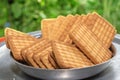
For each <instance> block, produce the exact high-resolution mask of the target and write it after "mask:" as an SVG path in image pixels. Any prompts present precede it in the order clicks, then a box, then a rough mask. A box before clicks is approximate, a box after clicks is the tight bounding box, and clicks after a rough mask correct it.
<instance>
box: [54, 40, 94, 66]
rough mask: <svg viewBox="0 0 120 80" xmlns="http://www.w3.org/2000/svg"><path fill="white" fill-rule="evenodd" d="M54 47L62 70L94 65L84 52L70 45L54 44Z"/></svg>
mask: <svg viewBox="0 0 120 80" xmlns="http://www.w3.org/2000/svg"><path fill="white" fill-rule="evenodd" d="M52 47H53V52H54V55H55V58H56V61H57V64H58V65H59V67H60V68H83V67H88V66H92V65H93V63H92V62H91V61H90V60H89V59H88V58H87V57H86V56H85V55H84V54H83V53H82V52H80V51H79V50H78V49H77V48H76V47H74V46H72V45H70V44H65V43H62V42H53V43H52Z"/></svg>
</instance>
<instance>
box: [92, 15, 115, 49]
mask: <svg viewBox="0 0 120 80" xmlns="http://www.w3.org/2000/svg"><path fill="white" fill-rule="evenodd" d="M92 15H94V18H96V20H95V24H94V26H93V27H92V31H93V32H94V33H95V35H96V36H97V37H98V38H99V39H100V40H101V41H102V43H103V45H104V46H105V47H107V48H109V47H110V45H111V43H112V40H113V39H114V36H115V34H116V31H115V28H114V27H113V26H112V25H111V24H110V23H109V22H108V21H106V20H105V19H104V18H102V17H101V16H100V15H99V14H97V13H92Z"/></svg>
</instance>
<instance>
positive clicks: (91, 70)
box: [12, 45, 116, 80]
mask: <svg viewBox="0 0 120 80" xmlns="http://www.w3.org/2000/svg"><path fill="white" fill-rule="evenodd" d="M110 50H111V51H112V53H113V57H112V58H111V59H109V60H108V61H106V62H103V63H101V64H97V65H94V66H90V67H86V68H72V69H55V70H48V69H41V68H34V67H32V66H28V65H25V64H22V63H20V62H18V61H16V60H15V59H14V58H13V57H12V59H13V60H14V61H15V63H16V65H17V66H18V67H19V68H20V69H21V70H22V71H23V72H24V73H26V74H28V75H30V76H32V77H36V78H39V79H45V80H48V79H49V80H76V79H85V78H88V77H91V76H93V75H96V74H98V73H100V72H101V71H103V70H104V69H106V68H107V67H108V66H109V64H110V62H111V60H112V59H113V58H114V57H115V55H116V49H115V47H114V45H111V47H110Z"/></svg>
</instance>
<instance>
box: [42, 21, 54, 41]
mask: <svg viewBox="0 0 120 80" xmlns="http://www.w3.org/2000/svg"><path fill="white" fill-rule="evenodd" d="M55 21H56V19H43V20H42V21H41V31H42V37H44V38H48V39H49V34H51V30H52V25H53V24H54V23H55Z"/></svg>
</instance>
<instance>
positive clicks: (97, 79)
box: [0, 33, 120, 80]
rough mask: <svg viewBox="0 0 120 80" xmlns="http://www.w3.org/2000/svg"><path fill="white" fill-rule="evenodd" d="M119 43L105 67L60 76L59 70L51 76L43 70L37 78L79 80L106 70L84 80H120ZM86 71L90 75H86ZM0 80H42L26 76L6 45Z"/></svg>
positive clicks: (1, 55)
mask: <svg viewBox="0 0 120 80" xmlns="http://www.w3.org/2000/svg"><path fill="white" fill-rule="evenodd" d="M32 34H33V33H32ZM38 37H39V35H38ZM117 39H118V38H117ZM117 41H118V40H117ZM117 41H115V40H114V42H113V44H114V46H115V48H116V56H115V57H114V58H113V59H112V60H111V63H110V64H109V63H108V62H106V63H105V64H103V65H98V66H97V67H96V66H94V67H93V69H89V68H85V70H84V69H82V70H78V69H74V70H73V69H71V70H69V71H68V70H64V69H63V70H60V72H61V73H64V74H60V73H58V70H55V71H52V72H49V73H50V74H48V75H46V72H47V73H48V70H41V74H36V76H38V75H41V78H46V79H48V78H49V80H50V78H56V77H59V78H61V80H68V78H70V79H69V80H75V79H78V77H82V78H84V77H85V76H89V75H94V74H96V72H97V73H98V72H100V71H101V70H103V69H104V70H103V71H102V72H100V73H99V74H97V75H95V76H92V77H90V78H87V79H84V80H120V77H119V74H120V64H119V61H120V45H119V44H118V43H117ZM119 41H120V40H119ZM106 64H107V65H106ZM108 64H109V65H108ZM19 65H21V64H19ZM24 67H26V66H24ZM22 68H23V67H22ZM29 68H30V67H29ZM105 68H106V69H105ZM23 69H24V71H27V70H28V71H29V74H35V73H34V71H33V70H31V69H30V70H29V69H28V68H27V69H25V68H23ZM28 71H27V72H28ZM35 71H36V72H37V73H39V72H38V70H37V69H35ZM86 71H87V72H88V73H87V74H84V73H85V72H86ZM53 73H54V75H53ZM0 80H42V79H36V78H33V77H31V76H28V75H26V74H25V73H24V72H23V71H21V70H20V68H19V67H17V66H16V64H15V61H14V60H13V59H12V58H11V57H10V53H9V49H7V48H6V46H5V45H3V46H2V47H1V48H0ZM54 80H55V79H54ZM56 80H58V79H56Z"/></svg>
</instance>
